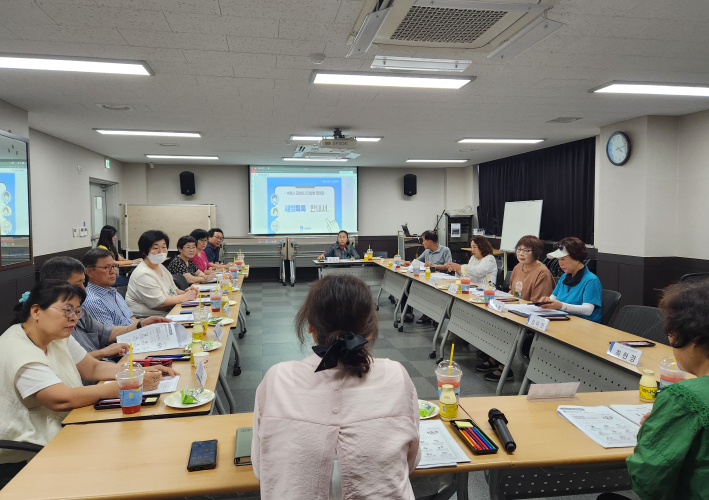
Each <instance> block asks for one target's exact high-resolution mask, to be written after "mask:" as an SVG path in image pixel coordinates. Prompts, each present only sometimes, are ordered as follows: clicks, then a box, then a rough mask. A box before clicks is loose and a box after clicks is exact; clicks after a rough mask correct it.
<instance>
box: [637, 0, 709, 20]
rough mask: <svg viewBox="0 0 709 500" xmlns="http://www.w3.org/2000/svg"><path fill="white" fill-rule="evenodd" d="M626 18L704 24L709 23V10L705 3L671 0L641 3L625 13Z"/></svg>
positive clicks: (692, 0)
mask: <svg viewBox="0 0 709 500" xmlns="http://www.w3.org/2000/svg"><path fill="white" fill-rule="evenodd" d="M625 15H627V16H631V17H632V16H639V17H645V18H648V17H649V18H656V19H662V20H667V19H673V20H676V21H691V22H706V21H709V9H707V5H706V2H697V1H696V0H672V1H671V2H660V1H652V2H642V3H641V5H638V6H637V7H635V8H634V9H632V10H630V11H628V12H626V14H625Z"/></svg>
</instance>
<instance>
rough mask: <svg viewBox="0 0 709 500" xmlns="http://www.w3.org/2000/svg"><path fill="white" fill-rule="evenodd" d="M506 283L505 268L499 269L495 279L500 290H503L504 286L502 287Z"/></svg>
mask: <svg viewBox="0 0 709 500" xmlns="http://www.w3.org/2000/svg"><path fill="white" fill-rule="evenodd" d="M504 285H505V270H504V269H503V268H500V269H498V270H497V277H496V281H495V286H496V287H497V289H498V290H502V288H500V287H501V286H504ZM503 291H504V290H503Z"/></svg>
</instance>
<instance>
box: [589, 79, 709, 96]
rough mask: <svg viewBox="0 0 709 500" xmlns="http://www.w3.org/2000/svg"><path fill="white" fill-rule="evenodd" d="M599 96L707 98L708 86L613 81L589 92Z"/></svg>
mask: <svg viewBox="0 0 709 500" xmlns="http://www.w3.org/2000/svg"><path fill="white" fill-rule="evenodd" d="M589 92H591V93H601V94H645V95H676V96H690V97H709V86H707V85H691V84H682V83H634V82H618V81H613V82H610V83H606V84H605V85H601V86H600V87H596V88H593V89H591V90H589Z"/></svg>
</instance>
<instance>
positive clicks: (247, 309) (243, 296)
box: [241, 284, 251, 316]
mask: <svg viewBox="0 0 709 500" xmlns="http://www.w3.org/2000/svg"><path fill="white" fill-rule="evenodd" d="M241 286H244V285H243V284H242V285H241ZM241 300H242V302H243V303H244V309H246V315H247V316H248V315H249V314H251V311H249V303H248V302H246V295H244V292H241Z"/></svg>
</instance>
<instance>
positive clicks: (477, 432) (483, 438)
mask: <svg viewBox="0 0 709 500" xmlns="http://www.w3.org/2000/svg"><path fill="white" fill-rule="evenodd" d="M472 431H473V432H474V433H475V434H476V435H477V436H478V437H479V438H480V440H481V441H482V442H483V443H485V444H486V445H487V446H488V447H489V448H490V449H493V448H495V447H494V446H493V444H492V443H491V442H490V440H489V439H485V436H483V433H482V431H481V430H480V429H475V428H473V429H472Z"/></svg>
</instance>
